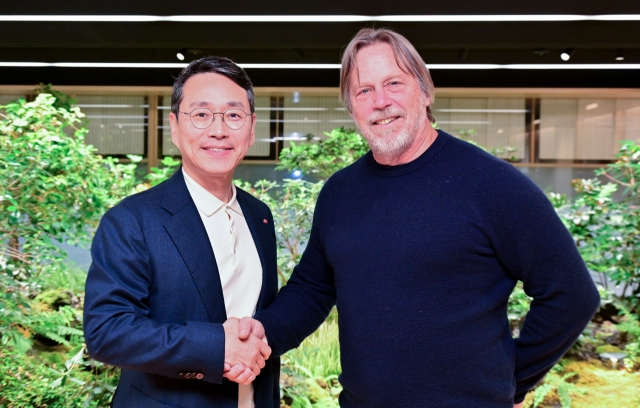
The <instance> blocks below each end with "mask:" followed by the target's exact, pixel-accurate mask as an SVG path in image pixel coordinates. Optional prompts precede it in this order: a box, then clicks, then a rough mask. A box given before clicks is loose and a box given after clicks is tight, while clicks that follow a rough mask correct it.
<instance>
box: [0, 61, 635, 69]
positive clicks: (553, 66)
mask: <svg viewBox="0 0 640 408" xmlns="http://www.w3.org/2000/svg"><path fill="white" fill-rule="evenodd" d="M238 65H240V66H241V67H242V68H245V69H340V64H238ZM186 66H187V64H186V63H153V62H0V67H21V68H41V67H58V68H184V67H186ZM427 67H428V68H429V69H434V70H438V69H443V70H444V69H463V70H467V69H565V70H566V69H616V70H617V69H640V64H428V65H427Z"/></svg>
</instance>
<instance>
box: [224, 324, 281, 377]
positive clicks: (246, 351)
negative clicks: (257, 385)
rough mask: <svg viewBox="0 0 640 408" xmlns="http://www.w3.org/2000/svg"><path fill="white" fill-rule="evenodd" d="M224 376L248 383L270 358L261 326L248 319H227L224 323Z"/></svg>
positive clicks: (269, 351) (269, 348) (269, 349)
mask: <svg viewBox="0 0 640 408" xmlns="http://www.w3.org/2000/svg"><path fill="white" fill-rule="evenodd" d="M222 326H223V327H224V377H225V378H227V379H228V380H230V381H234V382H237V383H240V384H250V383H251V382H252V381H253V380H255V379H256V376H257V375H258V374H260V369H261V368H263V367H264V365H265V360H267V359H268V358H269V356H270V355H271V347H269V346H268V345H267V337H266V335H265V331H264V327H262V324H261V323H260V322H259V321H257V320H254V319H252V318H250V317H243V318H242V320H239V319H238V318H235V317H230V318H229V319H228V320H227V321H226V322H224V324H223V325H222Z"/></svg>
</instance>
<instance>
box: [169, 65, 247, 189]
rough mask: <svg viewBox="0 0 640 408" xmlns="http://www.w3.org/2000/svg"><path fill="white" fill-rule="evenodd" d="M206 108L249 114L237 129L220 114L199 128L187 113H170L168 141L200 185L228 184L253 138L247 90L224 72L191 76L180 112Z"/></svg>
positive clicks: (206, 186)
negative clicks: (227, 123) (228, 125)
mask: <svg viewBox="0 0 640 408" xmlns="http://www.w3.org/2000/svg"><path fill="white" fill-rule="evenodd" d="M196 108H207V109H210V110H211V111H212V112H224V111H226V110H227V109H231V108H240V109H242V110H244V111H245V112H246V113H247V114H249V117H248V118H247V120H246V122H245V123H244V125H243V126H242V127H241V128H240V129H238V130H232V129H229V128H228V127H227V126H226V125H225V124H224V123H223V122H222V115H215V118H214V121H213V123H212V124H211V125H210V126H209V127H208V128H206V129H198V128H196V127H195V126H194V125H193V123H191V119H190V117H189V115H186V114H184V113H179V115H180V118H176V115H175V114H174V113H173V112H172V113H171V114H170V115H169V121H170V124H171V140H172V141H173V144H174V145H176V147H177V148H178V149H180V152H181V153H182V165H183V167H184V170H185V171H186V172H187V174H188V175H189V176H190V177H191V178H193V179H194V180H195V181H196V182H198V184H200V185H201V186H203V187H205V188H207V189H210V188H209V187H208V186H219V185H227V184H228V186H229V188H230V186H231V180H232V178H233V172H234V170H235V168H236V167H237V166H238V164H239V163H240V161H241V160H242V158H243V157H244V156H245V155H246V154H247V150H248V149H249V147H251V145H252V144H253V141H254V135H255V123H256V116H255V114H251V113H250V112H251V109H250V106H249V100H248V98H247V91H246V90H244V89H243V88H242V87H240V86H239V85H237V84H236V83H235V82H233V81H232V80H231V79H229V78H227V77H226V76H224V75H219V74H214V73H204V74H197V75H194V76H192V77H191V78H189V79H188V80H187V82H186V83H185V84H184V90H183V98H182V102H181V103H180V112H189V113H190V112H191V111H193V110H194V109H196Z"/></svg>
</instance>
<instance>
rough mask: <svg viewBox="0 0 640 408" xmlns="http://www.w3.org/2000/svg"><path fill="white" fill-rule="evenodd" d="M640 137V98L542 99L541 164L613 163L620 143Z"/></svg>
mask: <svg viewBox="0 0 640 408" xmlns="http://www.w3.org/2000/svg"><path fill="white" fill-rule="evenodd" d="M638 137H640V100H638V99H596V98H585V99H545V98H542V99H541V100H540V131H539V159H540V161H541V162H558V161H570V162H586V163H589V162H594V163H598V162H604V161H609V160H612V159H613V157H614V155H615V154H616V152H617V151H618V149H619V147H620V141H621V140H629V139H631V140H633V139H637V138H638Z"/></svg>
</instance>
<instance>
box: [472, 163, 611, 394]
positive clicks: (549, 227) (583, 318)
mask: <svg viewBox="0 0 640 408" xmlns="http://www.w3.org/2000/svg"><path fill="white" fill-rule="evenodd" d="M511 171H512V172H517V174H515V177H513V178H511V179H510V180H511V181H510V182H507V185H502V186H501V187H502V189H499V190H493V191H492V195H491V196H490V197H489V196H487V197H484V200H481V201H482V202H483V205H482V208H481V209H480V211H481V212H482V214H485V215H488V227H487V228H486V231H487V232H488V234H489V239H490V240H491V241H492V245H493V247H494V250H495V251H496V256H497V257H498V259H499V260H500V262H501V263H502V264H503V265H504V266H505V268H506V270H507V271H508V273H510V274H512V275H513V276H514V277H515V278H517V279H519V280H521V281H522V282H523V285H524V290H525V292H526V293H527V295H529V296H531V297H532V298H533V301H532V303H531V308H530V310H529V312H528V314H527V315H526V317H525V322H524V324H523V327H522V328H521V330H520V336H519V337H518V338H517V339H515V346H516V370H515V377H516V378H515V380H516V394H515V399H514V401H515V402H516V403H518V402H522V401H523V400H524V397H525V395H526V393H527V392H528V391H529V390H530V389H531V388H533V387H534V386H535V385H536V383H538V382H539V381H540V380H541V379H542V378H543V377H544V375H545V374H546V373H547V372H548V371H549V370H550V369H551V368H552V367H553V365H554V364H555V363H556V362H557V361H558V360H559V359H560V358H561V357H562V356H563V355H564V353H566V351H567V350H568V349H569V348H570V347H571V345H572V344H573V342H574V341H575V340H576V339H577V338H578V336H579V335H580V334H581V333H582V330H583V329H584V327H585V326H586V325H587V323H588V322H589V320H590V319H591V318H592V317H593V314H594V313H595V311H596V310H597V308H598V307H599V304H600V303H599V300H600V297H599V294H598V291H597V289H596V287H595V285H594V283H593V279H592V278H591V276H590V274H589V271H588V270H587V268H586V266H585V264H584V261H583V260H582V257H581V256H580V254H579V253H578V250H577V248H576V245H575V243H574V241H573V238H572V237H571V235H570V234H569V232H568V230H567V229H566V228H565V226H564V225H563V224H562V221H561V220H560V219H559V217H558V216H557V214H556V212H555V210H554V209H553V206H552V205H551V203H550V202H549V200H548V199H547V197H546V196H545V195H544V194H543V193H542V192H541V191H540V190H539V189H538V187H537V186H535V185H534V184H533V182H531V181H530V180H529V179H528V178H527V177H526V176H524V175H522V174H520V173H519V172H518V171H517V170H515V169H511ZM509 183H510V184H509ZM497 191H499V192H497Z"/></svg>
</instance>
